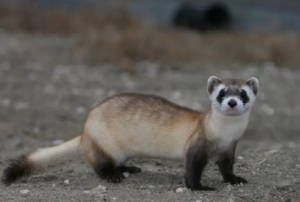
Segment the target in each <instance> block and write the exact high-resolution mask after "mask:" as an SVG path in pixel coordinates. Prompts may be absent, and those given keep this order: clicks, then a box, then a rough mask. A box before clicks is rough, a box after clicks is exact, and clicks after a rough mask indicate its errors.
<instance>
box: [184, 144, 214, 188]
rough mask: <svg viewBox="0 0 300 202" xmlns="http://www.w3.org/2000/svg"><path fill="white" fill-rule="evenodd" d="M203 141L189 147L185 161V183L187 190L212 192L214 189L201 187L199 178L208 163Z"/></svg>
mask: <svg viewBox="0 0 300 202" xmlns="http://www.w3.org/2000/svg"><path fill="white" fill-rule="evenodd" d="M205 147H206V146H205V141H204V140H198V142H196V143H195V144H194V145H193V146H191V147H190V148H189V149H188V151H187V155H186V159H185V169H186V170H185V183H186V186H187V188H189V189H191V190H192V191H194V190H202V191H213V190H215V188H213V187H207V186H203V185H202V184H201V176H202V173H203V170H204V168H205V166H206V165H207V162H208V156H207V150H206V149H205Z"/></svg>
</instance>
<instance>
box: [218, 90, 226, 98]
mask: <svg viewBox="0 0 300 202" xmlns="http://www.w3.org/2000/svg"><path fill="white" fill-rule="evenodd" d="M219 96H220V97H221V98H222V97H224V96H225V91H224V89H222V90H220V92H219Z"/></svg>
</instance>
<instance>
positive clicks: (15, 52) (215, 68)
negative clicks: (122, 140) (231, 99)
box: [0, 0, 300, 201]
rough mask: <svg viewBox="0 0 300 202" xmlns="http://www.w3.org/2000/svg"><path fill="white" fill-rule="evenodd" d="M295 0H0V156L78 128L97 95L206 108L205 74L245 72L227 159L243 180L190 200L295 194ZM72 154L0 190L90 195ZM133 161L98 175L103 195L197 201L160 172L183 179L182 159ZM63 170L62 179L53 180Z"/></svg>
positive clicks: (299, 25) (4, 194)
mask: <svg viewBox="0 0 300 202" xmlns="http://www.w3.org/2000/svg"><path fill="white" fill-rule="evenodd" d="M299 11H300V2H299V1H296V0H285V1H283V0H228V1H225V0H219V1H213V0H202V1H200V0H199V1H196V0H194V1H183V0H127V1H125V0H106V1H105V0H97V1H96V0H0V134H1V135H0V165H1V167H3V166H4V164H5V163H6V162H7V160H8V159H10V158H13V157H15V156H17V155H18V154H22V153H24V152H28V151H31V150H32V149H35V148H38V147H42V146H53V145H58V144H61V143H63V142H64V141H66V140H68V139H70V138H72V137H74V136H76V135H78V134H80V132H81V130H82V124H83V123H84V120H85V118H86V116H87V114H88V112H89V111H90V110H91V109H92V107H94V106H95V105H96V104H98V103H99V102H100V101H101V100H103V99H104V98H106V97H107V96H110V95H113V94H116V93H120V92H141V93H151V94H156V95H161V96H163V97H165V98H168V99H169V100H171V101H173V102H176V103H178V104H182V105H185V106H188V107H191V108H193V109H196V110H203V111H204V110H207V109H209V107H210V102H209V99H208V96H207V91H206V82H207V79H208V77H209V76H211V75H216V76H218V77H221V78H225V77H231V78H232V77H236V78H242V79H248V78H250V77H253V76H256V77H257V78H258V79H259V81H260V90H259V97H258V100H257V104H256V105H255V107H254V109H253V112H252V116H251V119H250V123H249V127H248V129H247V131H246V133H245V136H244V137H243V141H241V142H240V144H239V149H238V151H239V152H238V154H237V156H238V166H237V167H236V168H237V169H238V171H239V172H242V173H243V175H245V177H246V178H247V179H251V181H252V183H251V184H250V185H249V186H247V187H244V188H230V187H229V188H228V187H227V188H226V187H225V188H224V189H223V188H220V192H217V193H212V194H210V195H209V194H208V195H204V194H203V195H202V194H201V197H202V196H203V197H204V199H207V200H204V199H203V200H202V201H220V199H223V198H227V199H228V200H227V201H293V199H295V201H297V200H298V199H299V197H300V196H299V192H298V191H297V190H299V188H300V183H299V182H298V181H295V180H297V179H300V178H299V177H295V176H296V175H298V176H299V169H300V165H299V148H300V147H299V120H300V102H299V98H300V91H299V86H300V79H299V78H300V72H299V67H300V65H299V64H300V57H299V53H300V36H299V32H300V12H299ZM78 159H79V158H78ZM78 159H76V161H74V162H72V161H65V162H64V165H63V167H59V166H58V167H55V168H54V169H53V170H48V172H51V174H49V173H48V174H47V172H45V173H43V174H41V175H39V176H35V177H34V178H33V179H31V180H29V183H26V181H25V183H22V184H18V185H16V186H15V187H12V188H8V189H4V188H0V200H2V199H3V201H24V200H26V199H27V200H31V201H32V200H35V201H36V200H38V199H40V201H45V200H44V199H45V197H47V199H48V200H49V201H56V200H57V199H58V198H64V199H65V196H66V195H68V196H74V200H76V201H99V199H98V197H99V196H101V197H102V196H103V195H101V194H100V195H99V194H98V192H96V191H97V189H96V191H95V190H94V191H91V194H86V193H84V194H83V189H85V190H89V189H91V188H93V187H97V186H98V185H97V183H98V181H95V180H94V179H95V178H94V177H92V175H93V172H91V171H90V170H89V171H87V169H88V167H87V166H86V164H85V163H84V162H83V160H82V161H81V160H80V161H81V164H78V161H77V160H78ZM139 165H141V166H142V169H143V170H144V171H145V172H144V173H143V177H140V175H137V176H135V177H133V176H130V177H129V178H128V179H126V180H127V182H126V185H124V184H122V185H119V186H118V185H109V184H105V182H103V181H101V184H103V185H105V186H108V187H109V189H108V191H107V192H108V193H109V194H108V196H107V197H108V198H105V200H104V199H103V201H112V200H113V201H115V199H111V197H116V198H118V199H120V198H121V199H124V200H122V201H144V199H146V198H147V199H149V201H151V200H150V199H153V200H152V201H187V199H193V200H189V201H196V200H199V197H198V196H199V195H197V194H191V193H190V192H183V193H181V194H177V193H176V194H175V195H174V193H173V192H172V189H173V188H172V187H170V182H171V184H177V183H179V182H180V181H181V180H182V179H183V178H182V177H181V176H182V175H183V172H182V167H176V166H174V164H168V166H165V165H166V162H164V161H163V162H158V161H155V163H153V162H152V163H151V162H150V163H149V161H148V162H147V161H142V160H141V161H139ZM161 165H163V166H161ZM58 168H59V169H58ZM52 171H53V172H52ZM57 171H59V174H57V175H56V174H55V172H57ZM165 171H167V173H169V174H168V175H166V172H165ZM160 172H161V173H160ZM215 172H217V171H213V170H210V171H209V172H208V174H207V175H209V179H213V178H216V180H214V181H213V182H212V181H211V180H207V182H208V184H210V183H216V186H219V187H222V186H225V185H223V184H221V182H220V179H219V175H217V174H216V173H215ZM88 173H89V174H88ZM157 176H159V177H157ZM68 178H69V179H70V184H68V185H66V184H65V183H61V182H63V181H64V180H65V179H68ZM218 180H219V181H218ZM49 181H51V182H49ZM22 182H24V181H22ZM49 183H51V184H53V185H52V187H49ZM179 184H180V183H179ZM153 185H155V186H153ZM0 186H1V185H0ZM50 186H51V185H50ZM65 186H68V187H71V188H70V189H69V188H66V187H65ZM142 186H144V187H143V188H141V187H142ZM161 186H162V187H161ZM172 186H173V185H172ZM176 186H177V185H176ZM180 186H182V185H180ZM20 187H21V188H22V189H30V192H29V194H28V195H27V198H25V199H24V198H22V197H23V195H22V194H21V195H20V194H19V195H18V193H19V191H20V190H19V189H20ZM145 187H146V188H145ZM147 187H149V188H147ZM151 187H152V188H151ZM295 187H297V188H295ZM3 190H5V191H3ZM128 190H130V191H128ZM165 190H171V193H170V192H169V191H168V192H166V191H165ZM239 190H242V191H239ZM294 190H296V191H294ZM94 192H95V194H94V195H93V193H94ZM31 193H32V194H31ZM12 196H14V197H15V198H13V197H12ZM103 197H106V196H103ZM218 197H219V198H218ZM228 197H231V198H230V199H229V198H228ZM232 197H240V198H232ZM159 198H162V199H159ZM194 199H195V200H194ZM240 199H243V200H240ZM279 199H280V200H279ZM281 199H282V200H281ZM70 200H72V199H70Z"/></svg>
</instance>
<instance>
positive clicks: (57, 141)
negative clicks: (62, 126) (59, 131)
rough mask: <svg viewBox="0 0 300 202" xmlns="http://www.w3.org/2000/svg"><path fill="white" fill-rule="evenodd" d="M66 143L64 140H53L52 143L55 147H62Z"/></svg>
mask: <svg viewBox="0 0 300 202" xmlns="http://www.w3.org/2000/svg"><path fill="white" fill-rule="evenodd" d="M64 142H65V141H63V140H53V141H52V144H53V145H55V146H57V145H60V144H62V143H64Z"/></svg>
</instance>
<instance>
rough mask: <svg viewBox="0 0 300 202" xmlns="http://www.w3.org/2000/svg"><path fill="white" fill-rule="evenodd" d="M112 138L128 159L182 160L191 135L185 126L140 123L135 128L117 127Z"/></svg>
mask: <svg viewBox="0 0 300 202" xmlns="http://www.w3.org/2000/svg"><path fill="white" fill-rule="evenodd" d="M112 136H113V137H114V138H113V139H114V140H115V143H116V145H117V146H118V147H119V148H120V149H121V151H122V152H123V153H124V154H125V155H126V156H127V157H131V158H133V157H153V158H168V159H182V158H183V156H184V154H185V145H186V143H187V140H188V137H189V134H188V131H187V130H186V129H185V128H184V127H183V126H182V127H180V126H179V127H178V126H177V127H176V128H170V127H167V126H162V125H156V126H152V125H148V124H143V123H140V124H139V125H136V126H134V127H127V128H126V127H116V128H115V130H114V131H113V133H112Z"/></svg>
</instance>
